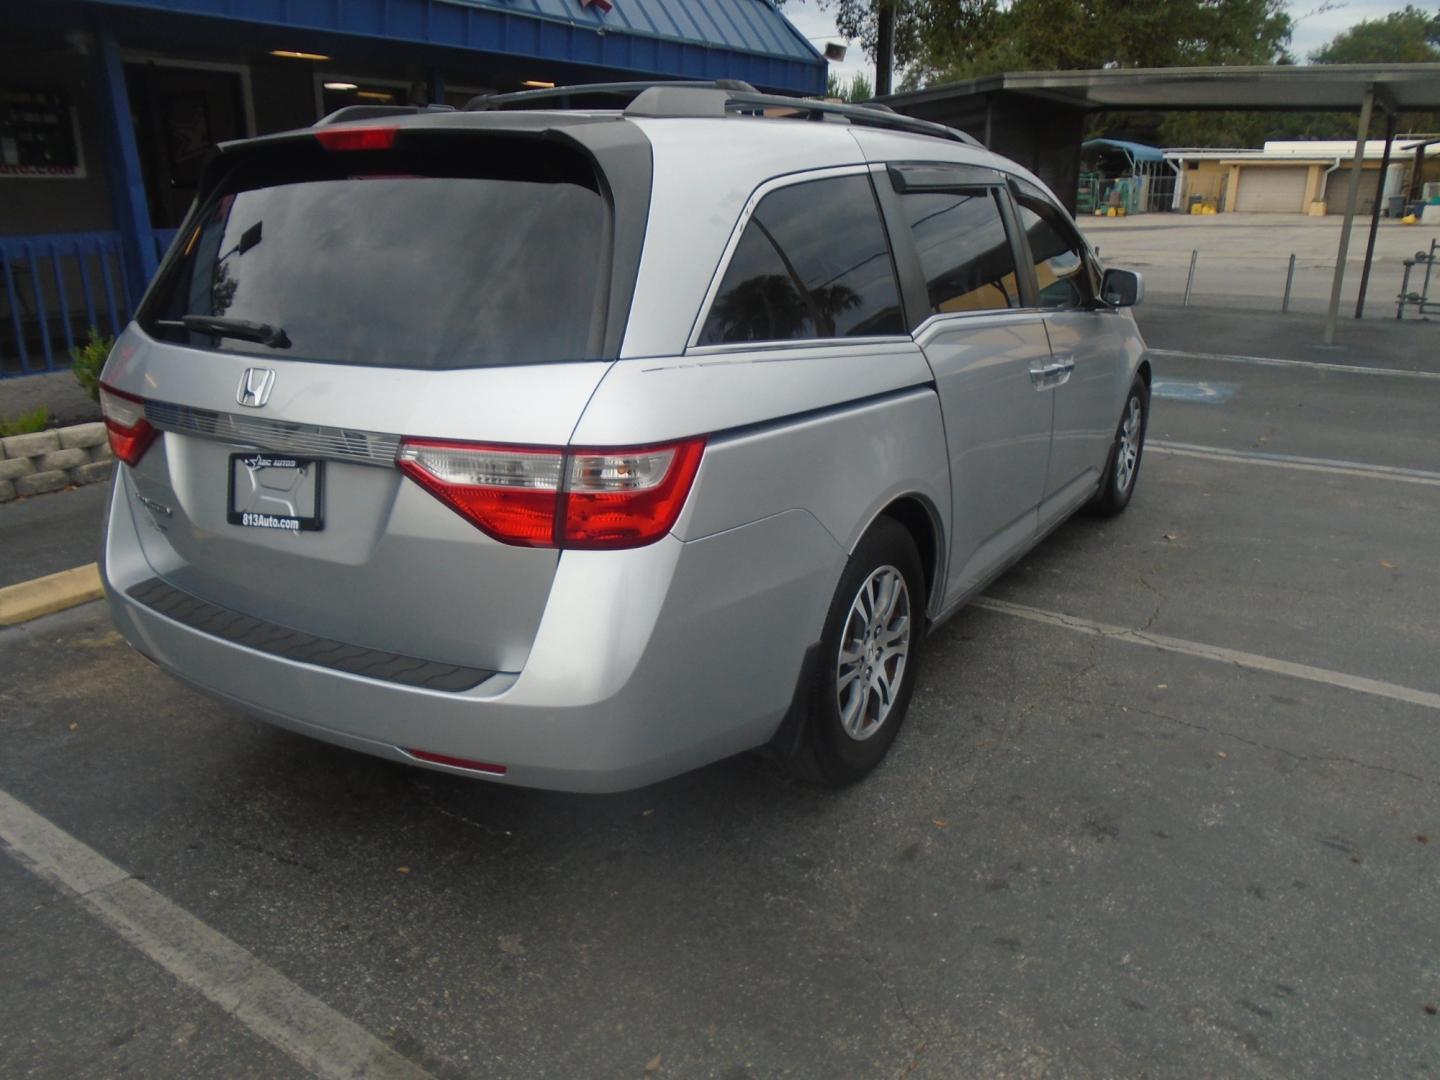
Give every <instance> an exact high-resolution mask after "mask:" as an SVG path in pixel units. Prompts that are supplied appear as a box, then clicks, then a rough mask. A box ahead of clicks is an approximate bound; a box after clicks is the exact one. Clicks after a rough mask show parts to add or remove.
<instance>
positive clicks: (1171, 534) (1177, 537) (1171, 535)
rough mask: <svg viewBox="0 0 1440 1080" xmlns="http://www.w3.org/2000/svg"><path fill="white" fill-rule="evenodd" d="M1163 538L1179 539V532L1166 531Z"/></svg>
mask: <svg viewBox="0 0 1440 1080" xmlns="http://www.w3.org/2000/svg"><path fill="white" fill-rule="evenodd" d="M1163 539H1165V540H1179V539H1180V534H1179V533H1166V534H1165V536H1164V537H1163Z"/></svg>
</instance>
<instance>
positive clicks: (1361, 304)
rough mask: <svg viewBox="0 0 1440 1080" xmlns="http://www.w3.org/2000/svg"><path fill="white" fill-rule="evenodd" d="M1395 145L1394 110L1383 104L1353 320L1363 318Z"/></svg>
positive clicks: (1387, 104)
mask: <svg viewBox="0 0 1440 1080" xmlns="http://www.w3.org/2000/svg"><path fill="white" fill-rule="evenodd" d="M1394 144H1395V110H1394V109H1393V108H1391V107H1390V104H1389V103H1388V102H1386V103H1385V153H1384V154H1382V155H1381V157H1380V179H1379V181H1378V182H1377V183H1376V185H1375V205H1374V206H1373V207H1371V209H1370V237H1369V239H1367V240H1366V241H1365V261H1364V262H1363V263H1362V264H1361V265H1360V295H1359V296H1358V297H1357V298H1356V300H1355V318H1357V319H1363V318H1364V317H1365V289H1366V287H1367V286H1369V284H1370V263H1371V260H1373V259H1374V258H1375V231H1376V230H1377V229H1379V228H1380V203H1381V202H1382V201H1383V200H1384V198H1385V173H1386V172H1387V171H1388V170H1389V168H1390V148H1391V147H1392V146H1393V145H1394Z"/></svg>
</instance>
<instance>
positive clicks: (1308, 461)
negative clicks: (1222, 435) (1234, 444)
mask: <svg viewBox="0 0 1440 1080" xmlns="http://www.w3.org/2000/svg"><path fill="white" fill-rule="evenodd" d="M1145 449H1146V450H1147V451H1149V452H1150V453H1154V454H1173V455H1175V456H1177V457H1192V458H1202V459H1204V460H1207V461H1228V462H1232V463H1234V464H1238V465H1270V466H1273V467H1275V468H1278V469H1300V470H1301V471H1304V472H1323V473H1335V474H1336V475H1338V476H1360V477H1365V478H1368V479H1372V480H1400V481H1403V482H1404V483H1407V484H1429V485H1431V486H1432V487H1440V472H1427V471H1426V470H1424V469H1405V468H1400V467H1399V466H1395V465H1369V464H1366V463H1364V462H1360V461H1334V460H1331V459H1329V458H1310V457H1296V456H1295V455H1293V454H1268V453H1264V452H1262V451H1259V450H1226V449H1225V448H1224V447H1220V446H1196V445H1194V444H1193V443H1174V442H1165V441H1163V440H1160V439H1154V440H1151V441H1149V442H1147V443H1146V444H1145Z"/></svg>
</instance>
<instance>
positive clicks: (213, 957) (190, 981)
mask: <svg viewBox="0 0 1440 1080" xmlns="http://www.w3.org/2000/svg"><path fill="white" fill-rule="evenodd" d="M0 844H3V845H4V847H5V850H6V852H7V853H8V854H9V855H10V856H11V857H12V858H14V859H15V860H16V861H17V862H19V863H21V864H22V865H24V866H26V867H27V868H29V869H30V870H31V871H32V872H33V873H35V874H36V875H37V876H39V877H41V878H44V879H45V880H46V881H48V882H50V884H52V885H54V886H56V887H57V888H58V889H60V890H61V891H62V892H65V893H69V894H70V895H72V896H74V897H75V898H76V899H77V900H79V902H80V903H81V904H83V905H84V906H85V907H87V908H89V909H90V912H91V913H92V914H93V915H95V916H96V917H97V918H99V919H100V921H101V922H103V923H105V924H106V925H107V926H109V927H110V929H112V930H114V931H115V932H116V933H118V934H119V935H120V936H121V937H123V938H124V939H125V940H126V941H128V942H129V943H130V944H131V945H133V946H135V947H136V948H137V949H139V950H140V951H141V952H142V953H144V954H145V955H146V956H148V957H149V958H150V959H151V960H154V961H155V962H156V963H158V964H159V965H160V966H161V967H163V968H165V970H166V971H168V972H170V974H171V975H174V976H175V977H176V978H177V979H179V980H180V981H181V982H183V983H184V984H185V985H187V986H189V987H190V988H191V989H193V990H196V991H198V992H199V993H201V994H203V995H204V996H205V997H206V998H209V999H210V1000H211V1001H212V1002H214V1003H215V1004H216V1005H219V1006H220V1007H221V1008H222V1009H224V1010H225V1011H226V1012H227V1013H229V1014H230V1015H231V1016H233V1017H235V1019H237V1020H239V1021H240V1022H241V1023H242V1024H244V1025H245V1026H246V1027H247V1028H249V1029H250V1030H251V1031H252V1032H254V1033H255V1034H256V1035H258V1036H259V1037H260V1038H262V1039H264V1040H265V1041H266V1042H268V1043H270V1044H271V1045H272V1046H274V1047H276V1048H278V1049H280V1050H282V1051H284V1052H285V1053H286V1054H288V1055H289V1056H290V1057H292V1058H293V1059H294V1060H295V1061H297V1062H298V1063H299V1064H300V1065H301V1066H303V1067H304V1068H305V1069H307V1070H309V1071H310V1072H312V1073H314V1074H315V1075H316V1076H323V1077H334V1078H336V1080H357V1078H359V1077H366V1078H371V1077H384V1078H387V1080H388V1078H393V1080H401V1078H404V1080H422V1078H426V1077H429V1076H430V1074H429V1073H427V1072H425V1071H424V1070H423V1069H421V1068H420V1067H419V1066H417V1065H415V1064H414V1063H413V1062H411V1061H409V1060H407V1059H406V1058H404V1057H401V1056H400V1055H399V1054H397V1053H395V1051H393V1050H391V1049H390V1048H389V1047H388V1046H386V1045H385V1044H384V1043H383V1042H381V1041H380V1040H379V1039H377V1038H376V1037H375V1036H373V1035H371V1034H370V1033H369V1032H368V1031H366V1030H365V1029H364V1028H362V1027H360V1026H359V1025H358V1024H356V1023H354V1022H353V1021H351V1020H348V1019H346V1018H345V1017H343V1016H341V1015H340V1014H339V1013H337V1012H336V1011H335V1010H334V1009H332V1008H330V1007H329V1006H328V1005H326V1004H325V1003H324V1002H322V1001H320V1000H319V999H317V998H314V997H312V996H311V995H309V994H307V993H306V992H305V991H304V990H302V989H301V988H300V987H298V986H296V985H295V984H294V983H293V982H291V981H290V980H289V979H287V978H285V976H283V975H281V974H280V973H279V972H278V971H275V970H274V969H273V968H270V967H267V966H266V965H265V964H262V963H261V962H260V961H259V960H257V959H256V958H255V956H254V955H252V954H251V953H250V952H248V951H246V950H245V949H243V948H241V947H240V946H239V945H237V944H236V943H235V942H233V941H231V940H230V939H229V938H227V937H225V936H224V935H223V934H221V933H219V932H218V931H217V930H214V929H213V928H211V927H210V926H208V925H207V924H205V923H204V922H201V921H200V920H199V919H197V918H196V917H195V916H194V915H191V914H190V913H189V912H187V911H185V910H184V909H183V908H181V907H178V906H177V905H175V904H173V903H171V902H170V901H169V900H167V899H165V897H163V896H161V895H160V894H159V893H158V892H156V891H155V890H154V889H152V888H150V887H149V886H148V885H145V884H144V883H142V882H140V881H137V880H136V879H135V878H133V877H131V876H130V874H129V873H127V872H126V871H125V870H123V869H122V868H121V867H119V866H117V865H115V864H114V863H112V862H111V861H110V860H109V859H106V858H105V857H104V856H103V855H101V854H100V853H99V852H97V851H95V850H93V849H92V848H90V847H87V846H86V845H85V844H83V843H81V842H80V841H79V840H76V839H75V838H74V837H73V836H71V835H70V834H69V833H67V832H65V831H64V830H63V829H61V828H59V827H58V826H56V825H54V824H53V823H51V822H50V821H49V820H47V819H46V818H44V817H42V816H41V815H39V814H37V813H36V812H35V811H34V810H32V809H30V807H28V806H26V805H25V804H24V803H22V802H21V801H20V800H18V799H16V798H14V797H13V796H11V795H10V794H8V793H6V792H4V791H0Z"/></svg>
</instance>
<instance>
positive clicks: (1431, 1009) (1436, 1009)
mask: <svg viewBox="0 0 1440 1080" xmlns="http://www.w3.org/2000/svg"><path fill="white" fill-rule="evenodd" d="M1425 1011H1426V1012H1427V1013H1429V1014H1430V1015H1431V1016H1434V1015H1435V1014H1436V1013H1437V1012H1440V1007H1437V1006H1435V1005H1433V1004H1430V1005H1426V1006H1425Z"/></svg>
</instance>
